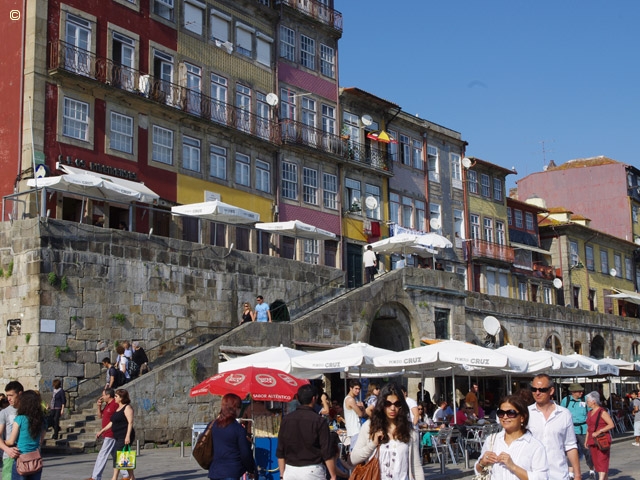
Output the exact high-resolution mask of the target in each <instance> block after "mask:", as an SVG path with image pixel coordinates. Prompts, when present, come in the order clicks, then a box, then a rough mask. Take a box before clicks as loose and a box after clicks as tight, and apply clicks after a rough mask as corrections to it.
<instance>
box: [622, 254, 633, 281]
mask: <svg viewBox="0 0 640 480" xmlns="http://www.w3.org/2000/svg"><path fill="white" fill-rule="evenodd" d="M624 278H626V279H627V280H633V263H632V262H631V259H630V258H629V257H624Z"/></svg>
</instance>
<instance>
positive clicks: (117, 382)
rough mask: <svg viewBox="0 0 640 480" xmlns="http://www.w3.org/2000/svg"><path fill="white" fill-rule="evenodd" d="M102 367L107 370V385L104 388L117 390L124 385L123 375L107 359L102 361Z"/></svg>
mask: <svg viewBox="0 0 640 480" xmlns="http://www.w3.org/2000/svg"><path fill="white" fill-rule="evenodd" d="M102 366H103V367H104V368H106V369H107V383H106V384H105V388H118V387H120V386H122V385H124V384H125V380H126V379H125V377H124V373H122V371H121V370H118V369H117V368H116V367H115V365H114V364H113V363H111V359H110V358H109V357H104V358H103V359H102Z"/></svg>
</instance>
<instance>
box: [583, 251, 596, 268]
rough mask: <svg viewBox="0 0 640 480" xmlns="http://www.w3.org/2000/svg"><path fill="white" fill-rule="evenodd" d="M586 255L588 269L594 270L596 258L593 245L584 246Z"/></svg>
mask: <svg viewBox="0 0 640 480" xmlns="http://www.w3.org/2000/svg"><path fill="white" fill-rule="evenodd" d="M584 256H585V260H586V262H587V265H586V267H587V270H590V271H592V272H593V271H594V270H595V269H596V265H595V258H594V257H593V247H592V246H591V245H586V246H585V247H584Z"/></svg>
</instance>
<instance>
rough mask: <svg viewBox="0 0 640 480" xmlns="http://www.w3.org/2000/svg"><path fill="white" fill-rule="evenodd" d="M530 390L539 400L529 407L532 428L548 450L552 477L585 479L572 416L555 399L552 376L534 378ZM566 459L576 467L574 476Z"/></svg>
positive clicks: (562, 479) (558, 479)
mask: <svg viewBox="0 0 640 480" xmlns="http://www.w3.org/2000/svg"><path fill="white" fill-rule="evenodd" d="M531 393H532V394H533V399H534V400H535V402H536V403H534V404H533V405H530V406H529V416H530V418H529V430H530V431H531V433H532V434H533V437H534V438H535V439H536V440H538V441H540V443H542V444H543V445H544V448H545V451H546V452H547V460H548V462H549V478H552V479H554V480H569V479H573V478H574V476H575V478H576V479H580V478H582V477H581V475H580V458H579V457H578V442H577V441H576V434H575V432H574V429H573V417H572V416H571V412H569V410H567V409H566V408H564V407H561V406H560V405H556V403H555V402H554V401H553V394H554V393H555V387H554V384H553V381H552V380H551V377H549V375H546V374H544V373H543V374H540V375H536V376H535V377H533V381H532V382H531ZM567 459H568V460H569V464H571V467H572V468H573V474H572V475H570V474H569V465H568V464H567Z"/></svg>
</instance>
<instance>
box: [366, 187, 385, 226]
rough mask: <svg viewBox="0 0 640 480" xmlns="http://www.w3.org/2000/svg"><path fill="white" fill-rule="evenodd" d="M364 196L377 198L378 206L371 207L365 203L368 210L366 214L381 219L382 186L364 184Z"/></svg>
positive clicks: (368, 216)
mask: <svg viewBox="0 0 640 480" xmlns="http://www.w3.org/2000/svg"><path fill="white" fill-rule="evenodd" d="M364 196H365V198H367V197H373V198H375V199H376V200H377V203H378V205H377V206H376V208H374V209H369V208H368V207H367V206H366V205H365V210H366V214H367V218H371V219H374V220H380V204H381V202H380V187H378V186H377V185H369V184H368V183H365V184H364Z"/></svg>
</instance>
